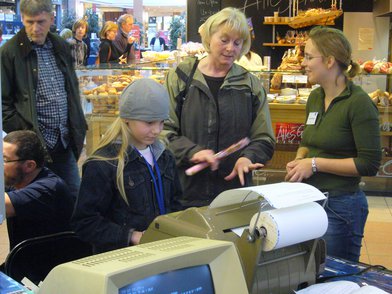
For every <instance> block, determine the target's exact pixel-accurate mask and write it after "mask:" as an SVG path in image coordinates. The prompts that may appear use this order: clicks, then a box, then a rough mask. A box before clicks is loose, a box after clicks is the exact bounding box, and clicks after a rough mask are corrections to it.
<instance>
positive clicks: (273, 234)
mask: <svg viewBox="0 0 392 294" xmlns="http://www.w3.org/2000/svg"><path fill="white" fill-rule="evenodd" d="M256 219H257V213H256V214H255V215H254V216H253V217H252V219H251V221H250V225H249V231H250V232H252V231H253V229H254V227H255V226H256V228H258V229H260V228H261V227H264V228H265V229H266V231H267V235H266V238H265V239H264V242H263V251H271V250H274V249H279V248H282V247H286V246H290V245H293V244H298V243H301V242H304V241H308V240H312V239H316V238H319V237H321V236H323V235H324V234H325V232H326V231H327V227H328V217H327V214H326V213H325V210H324V208H322V207H321V206H320V205H319V204H317V203H316V202H310V203H305V204H301V205H296V206H291V207H286V208H281V209H273V210H268V211H263V212H261V213H260V217H259V219H258V221H257V223H255V222H256Z"/></svg>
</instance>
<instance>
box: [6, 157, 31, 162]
mask: <svg viewBox="0 0 392 294" xmlns="http://www.w3.org/2000/svg"><path fill="white" fill-rule="evenodd" d="M26 160H27V159H21V158H20V159H7V158H3V161H4V163H10V162H18V161H26Z"/></svg>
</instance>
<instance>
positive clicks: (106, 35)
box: [97, 21, 121, 63]
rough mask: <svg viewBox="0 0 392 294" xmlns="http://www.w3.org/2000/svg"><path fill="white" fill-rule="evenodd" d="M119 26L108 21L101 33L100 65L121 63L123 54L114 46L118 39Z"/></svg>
mask: <svg viewBox="0 0 392 294" xmlns="http://www.w3.org/2000/svg"><path fill="white" fill-rule="evenodd" d="M117 31H118V25H117V24H116V23H114V22H112V21H107V22H105V24H104V25H103V27H102V29H101V31H100V32H99V37H100V40H101V43H100V44H99V54H98V57H97V58H99V62H98V63H119V61H120V59H119V58H120V56H121V52H119V50H118V49H117V47H116V46H114V44H113V40H114V39H115V38H116V34H117Z"/></svg>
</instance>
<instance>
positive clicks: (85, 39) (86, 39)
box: [83, 15, 91, 63]
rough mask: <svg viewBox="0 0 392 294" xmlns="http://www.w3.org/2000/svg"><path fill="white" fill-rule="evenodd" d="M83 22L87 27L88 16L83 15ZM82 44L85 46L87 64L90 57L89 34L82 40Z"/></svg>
mask: <svg viewBox="0 0 392 294" xmlns="http://www.w3.org/2000/svg"><path fill="white" fill-rule="evenodd" d="M83 19H84V21H85V22H86V23H87V25H88V16H87V15H85V16H84V18H83ZM83 42H84V43H85V44H86V45H87V53H86V60H87V63H88V58H89V57H90V52H91V38H90V33H86V35H85V36H84V38H83Z"/></svg>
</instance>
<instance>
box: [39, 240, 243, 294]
mask: <svg viewBox="0 0 392 294" xmlns="http://www.w3.org/2000/svg"><path fill="white" fill-rule="evenodd" d="M38 293H39V294H53V293H56V294H70V293H72V294H136V293H149V294H154V293H155V294H165V293H178V294H179V293H195V294H197V293H200V294H210V293H211V294H212V293H216V294H231V293H232V294H243V293H247V285H246V281H245V277H244V274H243V271H242V267H241V262H240V259H239V256H238V253H237V250H236V248H235V246H234V244H233V243H232V242H226V241H217V240H207V239H200V238H194V237H176V238H171V239H167V240H161V241H156V242H151V243H146V244H142V245H138V246H132V247H127V248H123V249H118V250H114V251H110V252H106V253H102V254H98V255H94V256H90V257H87V258H83V259H79V260H75V261H72V262H68V263H64V264H61V265H59V266H57V267H55V268H54V269H53V270H52V271H51V272H50V273H49V274H48V276H47V277H46V278H45V280H44V281H43V283H42V284H41V286H40V288H39V291H38Z"/></svg>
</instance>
